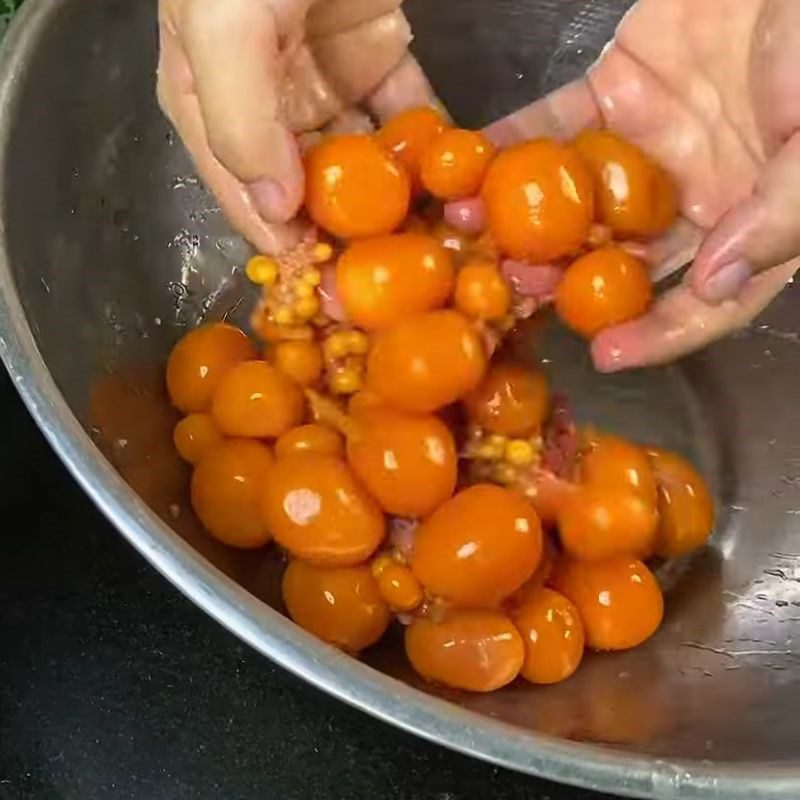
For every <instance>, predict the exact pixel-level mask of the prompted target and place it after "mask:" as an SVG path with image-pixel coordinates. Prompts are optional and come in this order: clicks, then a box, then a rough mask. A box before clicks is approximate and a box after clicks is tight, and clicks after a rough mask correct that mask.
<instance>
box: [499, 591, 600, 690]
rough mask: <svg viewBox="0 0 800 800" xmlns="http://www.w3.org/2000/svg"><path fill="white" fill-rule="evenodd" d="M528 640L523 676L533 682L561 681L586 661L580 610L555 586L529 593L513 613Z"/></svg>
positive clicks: (520, 630) (549, 682) (525, 640)
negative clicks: (554, 588)
mask: <svg viewBox="0 0 800 800" xmlns="http://www.w3.org/2000/svg"><path fill="white" fill-rule="evenodd" d="M513 619H514V624H515V625H516V626H517V630H518V631H519V632H520V634H522V641H523V642H524V643H525V662H524V664H523V665H522V677H523V678H525V679H526V680H528V681H530V682H531V683H537V684H551V683H560V682H561V681H565V680H566V679H567V678H569V677H571V676H572V675H574V674H575V671H576V670H577V669H578V667H579V666H580V664H581V661H582V660H583V652H584V646H585V637H584V633H583V623H582V622H581V618H580V615H579V613H578V609H577V608H576V607H575V605H574V604H573V603H572V602H571V601H569V600H568V599H567V598H566V597H564V595H562V594H559V593H558V592H554V591H553V590H552V589H538V590H536V591H533V592H530V593H529V594H528V596H527V597H526V598H525V599H524V601H523V602H522V605H521V606H520V607H519V608H518V609H517V610H516V611H515V612H514V615H513Z"/></svg>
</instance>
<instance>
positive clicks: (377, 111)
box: [158, 0, 434, 253]
mask: <svg viewBox="0 0 800 800" xmlns="http://www.w3.org/2000/svg"><path fill="white" fill-rule="evenodd" d="M401 4H402V0H159V28H160V35H161V55H160V61H159V66H158V99H159V103H160V104H161V107H162V109H163V110H164V112H165V113H166V115H167V116H168V117H169V119H170V120H171V121H172V123H173V125H174V126H175V128H176V129H177V131H178V133H179V135H180V136H181V138H182V139H183V142H184V144H185V146H186V147H187V149H188V150H189V152H190V154H191V156H192V158H193V159H194V162H195V164H196V167H197V170H198V172H199V174H200V177H201V178H202V180H203V181H204V183H205V184H206V186H208V188H209V189H210V190H211V191H212V192H213V193H214V194H215V195H216V197H217V200H218V201H219V204H220V206H221V208H222V211H223V212H224V213H225V214H226V216H227V217H228V219H229V221H230V222H231V224H232V225H233V227H234V228H235V229H236V230H237V231H238V232H239V233H241V234H242V235H243V236H244V237H245V238H247V239H248V240H249V241H250V242H251V243H252V244H253V245H254V246H255V247H256V248H257V249H258V250H259V251H260V252H263V253H275V252H279V251H281V250H283V249H285V248H287V247H290V246H292V245H293V244H295V243H296V242H297V240H298V239H299V238H300V236H301V235H302V230H301V229H300V226H299V225H298V224H297V223H296V222H293V219H294V217H295V216H296V214H297V212H298V210H299V208H300V206H301V204H302V200H303V192H304V176H303V166H302V161H301V157H300V149H299V145H298V140H297V135H298V134H306V133H311V132H314V131H318V130H323V129H324V130H326V131H337V130H353V129H356V130H357V129H363V128H369V127H370V118H369V116H368V115H367V113H364V112H363V111H362V110H361V109H360V108H359V105H360V104H361V103H362V102H363V103H364V104H365V108H366V110H368V111H369V112H370V113H371V114H374V115H375V116H377V117H379V118H382V117H386V116H391V115H393V114H395V113H397V112H398V111H401V110H403V109H405V108H409V107H413V106H418V105H424V104H428V103H431V102H432V101H433V100H434V97H433V92H432V90H431V88H430V85H429V84H428V82H427V80H426V79H425V77H424V75H423V74H422V71H421V70H420V68H419V66H418V65H417V63H416V61H414V59H413V58H412V57H411V55H410V54H409V53H408V45H409V43H410V41H411V38H412V37H411V30H410V28H409V25H408V22H407V21H406V18H405V16H404V15H403V13H402V10H401V8H400V6H401Z"/></svg>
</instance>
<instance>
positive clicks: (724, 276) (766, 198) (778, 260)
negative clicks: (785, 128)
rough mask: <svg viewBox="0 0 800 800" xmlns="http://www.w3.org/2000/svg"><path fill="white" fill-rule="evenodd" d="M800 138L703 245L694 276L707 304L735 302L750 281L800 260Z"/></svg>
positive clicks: (693, 281) (695, 286)
mask: <svg viewBox="0 0 800 800" xmlns="http://www.w3.org/2000/svg"><path fill="white" fill-rule="evenodd" d="M798 220H800V134H795V136H794V137H793V138H792V139H790V140H789V142H788V143H787V144H785V145H784V147H783V149H782V150H781V151H780V152H779V153H778V155H777V156H776V157H775V158H774V159H773V160H772V161H771V162H770V163H769V164H768V165H767V167H766V169H765V170H764V172H763V173H762V175H761V177H760V178H759V179H758V181H757V183H756V187H755V190H754V192H753V194H752V196H751V197H749V198H748V199H746V200H745V201H744V202H742V203H739V204H738V205H736V206H734V208H733V209H732V210H731V211H729V212H728V213H727V214H726V215H725V216H724V217H723V218H722V220H721V221H720V223H719V224H718V225H717V227H716V228H715V229H714V230H713V231H712V232H711V234H710V235H709V236H708V238H707V239H706V241H705V242H704V244H703V246H702V248H701V249H700V252H699V253H698V255H697V260H696V261H695V264H694V266H693V267H692V271H691V276H690V279H691V285H692V288H693V289H694V291H695V293H696V294H697V295H698V297H700V298H701V299H703V300H705V301H706V302H708V303H721V302H724V301H725V300H730V299H732V298H735V297H736V296H737V295H738V294H739V292H740V291H742V289H743V287H744V286H745V285H746V284H747V282H748V281H749V280H750V278H751V276H752V275H754V274H756V273H759V272H762V271H764V270H768V269H770V268H771V267H775V266H776V265H778V264H783V263H785V262H787V261H789V260H790V259H793V258H795V257H796V256H798V255H800V224H798Z"/></svg>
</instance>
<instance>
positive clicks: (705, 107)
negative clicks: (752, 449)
mask: <svg viewBox="0 0 800 800" xmlns="http://www.w3.org/2000/svg"><path fill="white" fill-rule="evenodd" d="M798 53H800V4H798V3H797V2H795V0H639V2H638V3H637V4H636V5H635V6H634V7H633V9H632V10H631V11H630V12H629V13H628V15H627V16H626V17H625V19H624V20H623V22H622V24H621V25H620V27H619V29H618V31H617V34H616V36H615V39H614V41H613V42H612V43H611V44H610V46H609V47H608V48H607V49H606V51H605V52H604V53H603V55H602V57H601V58H600V60H599V61H598V62H597V64H596V65H595V66H594V67H592V68H591V69H590V70H589V72H588V74H587V75H586V77H585V78H584V79H582V80H579V81H577V82H575V83H573V84H570V85H568V86H566V87H564V88H562V89H560V90H558V91H556V92H555V93H553V94H552V95H550V96H548V97H546V98H544V99H543V100H541V101H539V102H537V103H534V104H533V105H532V106H529V107H528V108H526V109H523V110H522V111H520V112H518V113H516V114H514V115H512V116H511V117H509V118H507V119H505V120H502V121H500V122H499V123H496V124H495V125H493V126H492V127H491V128H490V129H489V134H490V135H491V137H492V138H493V139H494V140H495V141H496V142H497V143H498V144H501V145H510V144H512V143H514V142H516V141H519V140H522V139H529V138H532V137H534V136H541V135H555V136H558V137H561V138H570V137H572V136H574V135H575V134H576V133H578V132H579V131H580V130H581V129H583V128H586V127H597V126H604V127H609V128H612V129H614V130H616V131H617V132H619V133H620V134H621V135H622V136H623V137H625V138H626V139H628V140H630V141H631V142H633V143H634V144H637V145H639V146H640V147H641V148H642V149H643V150H645V151H646V152H647V153H649V154H650V155H651V156H652V157H653V158H654V159H655V160H656V161H657V162H658V163H660V164H661V165H662V166H664V167H665V168H666V169H667V170H668V171H669V172H670V173H671V174H672V175H673V176H674V178H675V180H676V182H677V185H678V188H679V191H680V199H681V213H682V219H681V221H680V222H679V223H678V224H677V225H676V227H675V228H674V229H673V230H672V231H671V232H670V233H669V234H667V235H666V236H665V237H664V238H662V239H660V240H657V241H655V242H653V243H651V244H650V245H648V246H647V247H644V248H642V253H641V254H642V255H643V256H644V257H645V258H646V260H647V261H648V262H649V263H650V264H651V265H652V267H653V274H654V276H655V277H656V278H664V277H666V276H667V275H668V274H670V273H672V272H674V271H676V270H677V269H679V268H680V267H682V266H683V265H685V264H686V263H687V262H689V261H691V260H692V259H693V258H694V263H693V265H692V266H691V268H690V269H689V271H688V272H687V273H686V275H685V277H684V280H683V282H682V283H681V284H680V285H679V286H677V287H676V288H673V289H671V290H669V291H667V292H665V293H664V294H663V295H662V296H661V297H660V298H659V299H658V300H657V302H656V303H655V305H654V306H653V308H652V309H651V310H650V312H649V313H648V314H647V315H646V316H644V317H642V318H641V319H638V320H635V321H633V322H629V323H626V324H624V325H619V326H617V327H615V328H611V329H609V330H607V331H604V332H603V333H602V334H600V335H599V336H598V337H597V339H595V341H594V342H593V345H592V351H593V356H594V360H595V364H596V365H597V367H598V368H599V369H600V370H603V371H609V372H611V371H616V370H621V369H626V368H631V367H639V366H645V365H649V364H657V363H663V362H666V361H671V360H673V359H675V358H677V357H679V356H681V355H683V354H685V353H688V352H691V351H693V350H696V349H699V348H701V347H703V346H704V345H706V344H708V343H709V342H711V341H713V340H715V339H717V338H720V337H722V336H724V335H725V334H727V333H729V332H731V331H733V330H735V329H737V328H739V327H741V326H743V325H745V324H746V323H747V322H749V321H750V320H752V319H753V317H755V316H756V315H757V314H758V313H759V312H760V311H761V310H762V309H763V308H764V307H765V306H766V305H767V304H768V303H769V302H770V301H771V300H772V299H773V298H774V297H775V295H777V294H778V293H779V292H780V291H781V289H782V288H783V286H784V285H785V284H786V282H787V281H788V280H790V279H791V277H792V276H793V275H794V273H795V271H796V270H797V269H798V267H800V258H798V257H799V256H800V83H798V81H797V75H798V74H800V55H798Z"/></svg>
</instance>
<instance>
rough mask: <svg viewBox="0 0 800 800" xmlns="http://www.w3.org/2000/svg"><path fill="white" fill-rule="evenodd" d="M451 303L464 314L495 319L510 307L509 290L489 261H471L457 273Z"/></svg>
mask: <svg viewBox="0 0 800 800" xmlns="http://www.w3.org/2000/svg"><path fill="white" fill-rule="evenodd" d="M455 306H456V308H457V309H458V310H459V311H460V312H461V313H462V314H464V315H465V316H467V317H472V318H474V319H479V320H483V321H485V322H498V321H500V320H501V319H503V318H504V317H505V316H506V315H507V314H508V310H509V308H510V307H511V289H510V287H509V285H508V283H507V282H506V279H505V278H504V277H503V275H502V274H501V273H500V270H499V269H497V265H496V264H494V263H492V262H490V261H473V262H471V263H469V264H466V265H465V266H463V267H462V268H461V269H460V270H459V272H458V280H457V282H456V294H455Z"/></svg>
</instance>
